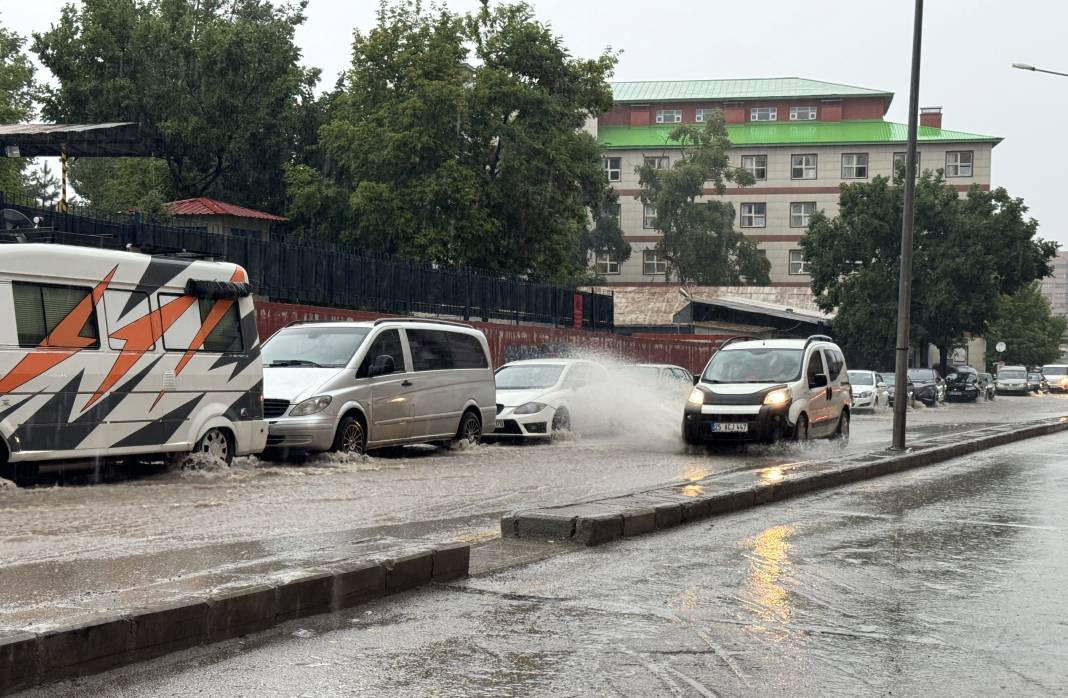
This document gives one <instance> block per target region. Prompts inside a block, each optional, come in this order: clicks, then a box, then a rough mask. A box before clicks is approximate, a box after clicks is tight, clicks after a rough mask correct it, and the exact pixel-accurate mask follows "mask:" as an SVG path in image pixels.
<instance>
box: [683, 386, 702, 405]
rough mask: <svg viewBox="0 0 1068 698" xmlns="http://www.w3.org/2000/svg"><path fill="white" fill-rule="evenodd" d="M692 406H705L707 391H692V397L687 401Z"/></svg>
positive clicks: (695, 389) (696, 389)
mask: <svg viewBox="0 0 1068 698" xmlns="http://www.w3.org/2000/svg"><path fill="white" fill-rule="evenodd" d="M686 401H687V402H689V403H690V404H691V405H703V404H705V391H703V390H701V389H700V388H694V389H693V390H691V391H690V397H689V398H687V400H686Z"/></svg>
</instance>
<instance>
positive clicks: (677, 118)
mask: <svg viewBox="0 0 1068 698" xmlns="http://www.w3.org/2000/svg"><path fill="white" fill-rule="evenodd" d="M681 122H682V110H681V109H657V110H656V123H658V124H678V123H681Z"/></svg>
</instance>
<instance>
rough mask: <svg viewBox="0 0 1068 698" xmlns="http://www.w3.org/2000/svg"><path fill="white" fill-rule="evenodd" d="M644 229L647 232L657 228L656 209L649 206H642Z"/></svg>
mask: <svg viewBox="0 0 1068 698" xmlns="http://www.w3.org/2000/svg"><path fill="white" fill-rule="evenodd" d="M642 227H643V228H645V229H647V230H652V229H653V228H655V227H656V208H655V207H653V206H651V205H649V204H645V205H644V206H642Z"/></svg>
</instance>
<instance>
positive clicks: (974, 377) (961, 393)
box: [946, 366, 981, 402]
mask: <svg viewBox="0 0 1068 698" xmlns="http://www.w3.org/2000/svg"><path fill="white" fill-rule="evenodd" d="M980 392H981V390H980V388H979V372H978V371H976V370H975V369H974V368H972V367H971V366H957V367H955V368H954V369H953V370H952V371H950V372H949V374H948V375H947V376H946V400H947V401H949V402H956V401H962V402H975V401H977V400H978V399H979V395H980Z"/></svg>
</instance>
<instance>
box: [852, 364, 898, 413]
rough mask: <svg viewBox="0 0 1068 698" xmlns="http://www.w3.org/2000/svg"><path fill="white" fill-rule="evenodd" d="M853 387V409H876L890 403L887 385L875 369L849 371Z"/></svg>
mask: <svg viewBox="0 0 1068 698" xmlns="http://www.w3.org/2000/svg"><path fill="white" fill-rule="evenodd" d="M848 374H849V385H851V386H852V387H853V409H855V410H864V409H869V410H870V409H875V408H877V407H884V406H886V405H889V404H890V397H889V395H888V394H887V385H886V383H884V382H883V381H882V379H881V378H880V376H879V374H878V373H876V372H875V371H849V372H848Z"/></svg>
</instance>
